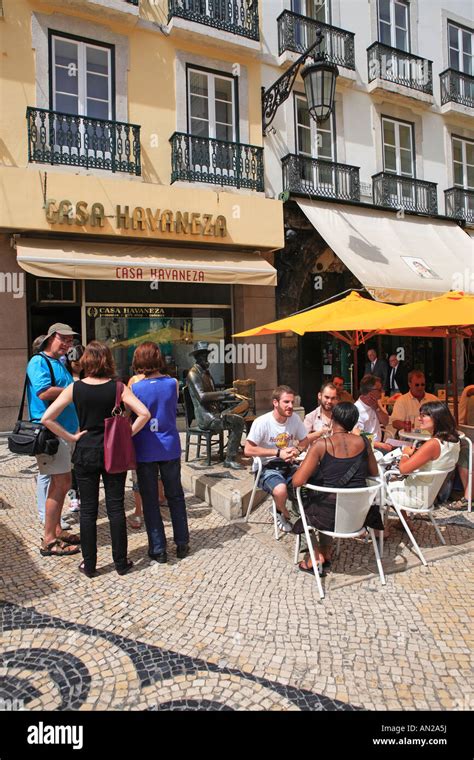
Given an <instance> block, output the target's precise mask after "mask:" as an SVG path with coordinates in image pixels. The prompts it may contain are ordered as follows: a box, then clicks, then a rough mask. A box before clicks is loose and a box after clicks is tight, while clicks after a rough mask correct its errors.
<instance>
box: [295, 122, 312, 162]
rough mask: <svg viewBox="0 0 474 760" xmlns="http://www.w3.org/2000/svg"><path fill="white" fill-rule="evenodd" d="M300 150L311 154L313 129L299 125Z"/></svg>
mask: <svg viewBox="0 0 474 760" xmlns="http://www.w3.org/2000/svg"><path fill="white" fill-rule="evenodd" d="M298 152H299V153H305V154H307V155H308V156H310V155H311V130H310V129H306V127H301V126H299V127H298Z"/></svg>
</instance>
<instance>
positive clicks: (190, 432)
mask: <svg viewBox="0 0 474 760" xmlns="http://www.w3.org/2000/svg"><path fill="white" fill-rule="evenodd" d="M183 399H184V414H185V417H186V451H185V456H184V461H185V462H189V447H190V446H196V447H197V451H196V459H199V457H200V455H201V440H202V438H204V441H205V443H206V461H207V466H208V467H210V466H211V464H212V463H211V453H212V447H213V446H218V447H219V460H222V459H224V432H223V431H222V430H221V431H220V432H219V431H216V430H203V429H202V428H200V427H197V426H196V425H193V424H192V423H193V421H194V419H195V414H194V404H193V400H192V398H191V394H190V393H189V388H188V387H187V385H185V386H184V388H183ZM193 437H194V438H197V441H193V440H192V439H193ZM213 439H217V440H213Z"/></svg>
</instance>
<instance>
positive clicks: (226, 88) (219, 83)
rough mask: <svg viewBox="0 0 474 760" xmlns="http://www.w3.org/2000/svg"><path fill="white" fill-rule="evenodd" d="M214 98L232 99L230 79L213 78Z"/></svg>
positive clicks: (229, 100)
mask: <svg viewBox="0 0 474 760" xmlns="http://www.w3.org/2000/svg"><path fill="white" fill-rule="evenodd" d="M215 90H216V99H218V100H226V101H228V102H231V101H232V82H231V80H230V79H218V78H217V77H216V80H215Z"/></svg>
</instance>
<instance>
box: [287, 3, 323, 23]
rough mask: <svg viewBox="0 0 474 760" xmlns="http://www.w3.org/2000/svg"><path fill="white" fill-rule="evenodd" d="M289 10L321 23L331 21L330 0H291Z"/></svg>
mask: <svg viewBox="0 0 474 760" xmlns="http://www.w3.org/2000/svg"><path fill="white" fill-rule="evenodd" d="M291 10H292V11H293V13H299V14H300V16H306V17H307V18H312V19H315V21H321V22H322V23H323V24H330V23H331V5H330V0H292V3H291Z"/></svg>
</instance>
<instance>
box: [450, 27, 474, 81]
mask: <svg viewBox="0 0 474 760" xmlns="http://www.w3.org/2000/svg"><path fill="white" fill-rule="evenodd" d="M473 38H474V32H471V31H469V30H468V29H463V28H462V27H460V26H457V25H456V24H453V23H451V22H449V23H448V47H449V68H450V69H456V71H462V72H463V73H464V74H469V75H470V76H473V73H474V72H473V65H472V54H473V48H474V39H473Z"/></svg>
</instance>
